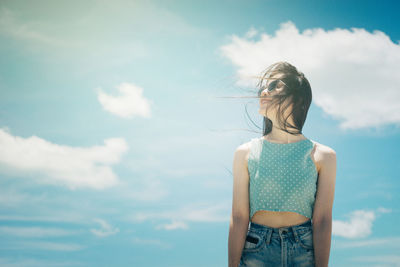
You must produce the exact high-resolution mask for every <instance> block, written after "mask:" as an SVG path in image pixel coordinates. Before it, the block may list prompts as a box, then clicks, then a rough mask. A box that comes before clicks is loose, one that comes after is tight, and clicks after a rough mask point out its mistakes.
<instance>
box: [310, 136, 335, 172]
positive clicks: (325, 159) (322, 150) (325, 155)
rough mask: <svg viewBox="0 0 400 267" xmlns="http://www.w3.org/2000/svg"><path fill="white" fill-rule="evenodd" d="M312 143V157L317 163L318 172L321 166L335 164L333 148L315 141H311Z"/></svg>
mask: <svg viewBox="0 0 400 267" xmlns="http://www.w3.org/2000/svg"><path fill="white" fill-rule="evenodd" d="M313 143H314V145H315V146H314V150H313V158H314V161H315V164H316V165H317V169H318V172H319V171H320V170H321V168H323V167H328V166H329V165H334V164H336V151H335V150H334V149H333V148H331V147H329V146H327V145H324V144H321V143H318V142H316V141H313Z"/></svg>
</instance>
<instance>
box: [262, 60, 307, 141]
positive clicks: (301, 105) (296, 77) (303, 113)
mask: <svg viewBox="0 0 400 267" xmlns="http://www.w3.org/2000/svg"><path fill="white" fill-rule="evenodd" d="M263 73H264V74H262V76H261V79H260V81H259V83H258V84H257V87H258V88H259V90H258V96H259V97H260V93H261V91H262V90H264V89H265V84H266V82H267V81H268V80H269V79H270V80H273V78H274V76H275V75H277V74H281V75H282V76H280V77H279V78H278V79H279V80H282V81H283V83H281V82H279V83H278V84H277V86H284V90H282V93H280V94H275V95H272V100H271V105H277V107H278V109H277V119H278V122H279V124H281V125H283V128H284V129H282V130H283V131H285V132H287V133H290V134H295V135H298V134H302V129H303V125H304V123H305V121H306V118H307V113H308V109H309V107H310V105H311V101H312V92H311V86H310V83H309V82H308V80H307V78H306V77H305V76H304V74H303V73H302V72H301V71H298V70H297V68H296V67H295V66H293V65H291V64H290V63H288V62H286V61H279V62H276V63H274V64H272V65H270V66H268V67H267V69H266V70H265V71H263ZM286 99H288V101H287V102H286V105H285V104H284V102H285V100H286ZM290 105H292V111H291V112H290V114H288V115H287V116H286V117H285V118H283V114H284V112H285V111H286V109H287V108H288V107H289V106H290ZM268 107H270V106H268ZM268 107H267V108H268ZM291 115H292V116H293V123H294V125H292V124H290V123H289V122H288V121H287V120H288V118H289V117H290V116H291ZM288 128H291V129H295V130H297V131H289V130H288ZM271 130H272V121H271V120H270V119H269V118H268V117H264V123H263V135H267V134H268V133H270V132H271Z"/></svg>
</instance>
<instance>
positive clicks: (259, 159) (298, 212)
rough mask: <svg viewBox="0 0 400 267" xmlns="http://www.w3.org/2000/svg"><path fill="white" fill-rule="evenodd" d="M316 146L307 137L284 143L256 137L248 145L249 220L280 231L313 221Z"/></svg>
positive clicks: (316, 175) (316, 168) (316, 174)
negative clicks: (282, 228)
mask: <svg viewBox="0 0 400 267" xmlns="http://www.w3.org/2000/svg"><path fill="white" fill-rule="evenodd" d="M316 145H317V143H316V142H314V141H311V140H309V139H307V138H304V139H302V140H300V141H297V142H294V143H284V144H281V143H274V142H270V141H268V140H266V139H264V138H253V139H252V140H251V141H250V142H248V143H247V147H248V153H247V157H246V162H245V164H246V165H247V166H246V167H247V169H248V172H249V206H250V213H249V220H250V221H252V222H255V223H258V224H262V225H267V226H270V227H274V228H278V227H284V226H290V225H297V224H301V223H303V222H306V221H307V220H309V219H311V218H312V210H313V204H314V201H315V194H316V182H317V177H318V169H319V167H318V163H317V162H315V161H314V158H315V157H314V156H315V155H314V154H315V151H316Z"/></svg>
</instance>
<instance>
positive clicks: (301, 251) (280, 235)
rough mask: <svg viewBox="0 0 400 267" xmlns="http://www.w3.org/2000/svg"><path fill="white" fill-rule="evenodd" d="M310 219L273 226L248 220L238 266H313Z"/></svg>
mask: <svg viewBox="0 0 400 267" xmlns="http://www.w3.org/2000/svg"><path fill="white" fill-rule="evenodd" d="M312 230H313V229H312V222H311V220H308V221H306V222H305V223H302V224H298V225H292V226H286V227H280V228H273V227H269V226H266V225H261V224H257V223H254V222H250V227H249V229H248V231H247V236H246V242H245V244H244V248H243V251H242V256H241V258H240V264H239V267H242V266H248V267H256V266H257V267H261V266H268V267H278V266H279V267H295V266H296V267H310V266H315V259H314V245H313V232H312Z"/></svg>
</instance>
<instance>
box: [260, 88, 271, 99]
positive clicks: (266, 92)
mask: <svg viewBox="0 0 400 267" xmlns="http://www.w3.org/2000/svg"><path fill="white" fill-rule="evenodd" d="M260 96H261V97H270V96H271V94H270V92H269V91H268V88H265V89H264V90H262V91H261V94H260Z"/></svg>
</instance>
